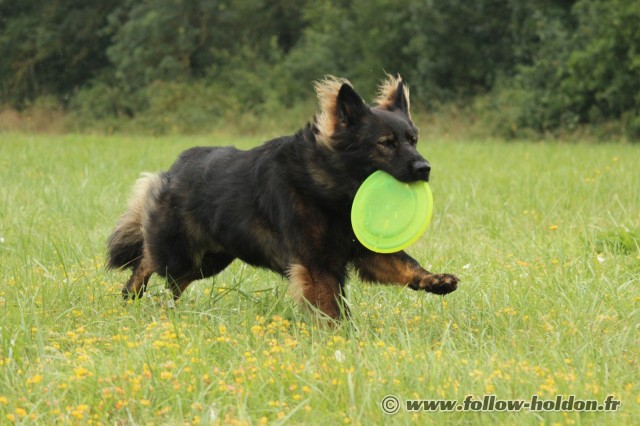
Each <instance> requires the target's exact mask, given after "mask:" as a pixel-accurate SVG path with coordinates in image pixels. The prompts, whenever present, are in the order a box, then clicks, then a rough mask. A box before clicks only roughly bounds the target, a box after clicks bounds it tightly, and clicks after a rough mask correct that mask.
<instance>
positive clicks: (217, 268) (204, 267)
mask: <svg viewBox="0 0 640 426" xmlns="http://www.w3.org/2000/svg"><path fill="white" fill-rule="evenodd" d="M233 259H234V257H233V256H231V255H229V254H226V253H206V254H205V255H204V256H203V257H202V261H201V266H200V268H198V269H195V270H193V271H191V272H189V273H187V274H182V275H179V276H178V278H174V277H173V276H172V275H169V276H168V277H167V279H168V281H167V282H168V285H169V288H170V289H171V292H172V293H173V299H174V300H178V299H179V298H180V296H182V293H183V292H184V291H185V289H186V288H187V287H188V286H189V284H191V283H192V282H193V281H195V280H200V279H203V278H207V277H211V276H213V275H216V274H217V273H219V272H221V271H222V270H223V269H224V268H226V267H227V266H229V264H230V263H231V262H232V261H233Z"/></svg>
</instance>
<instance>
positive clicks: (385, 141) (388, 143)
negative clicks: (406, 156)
mask: <svg viewBox="0 0 640 426" xmlns="http://www.w3.org/2000/svg"><path fill="white" fill-rule="evenodd" d="M378 144H379V145H382V146H384V147H385V148H393V147H394V146H396V141H395V139H393V138H382V139H380V140H379V141H378Z"/></svg>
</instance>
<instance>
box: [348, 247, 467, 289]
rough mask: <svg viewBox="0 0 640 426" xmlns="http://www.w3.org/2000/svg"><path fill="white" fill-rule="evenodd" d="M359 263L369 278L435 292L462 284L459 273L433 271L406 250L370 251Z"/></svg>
mask: <svg viewBox="0 0 640 426" xmlns="http://www.w3.org/2000/svg"><path fill="white" fill-rule="evenodd" d="M355 266H356V268H357V269H358V273H359V275H360V278H362V279H363V280H365V281H372V282H377V283H393V284H400V285H403V286H408V287H409V288H411V289H413V290H425V291H428V292H429V293H435V294H447V293H451V292H452V291H454V290H455V289H456V288H457V287H458V278H457V277H456V276H455V275H451V274H432V273H431V272H429V271H427V270H426V269H424V268H423V267H421V266H420V264H419V263H418V262H417V261H416V260H415V259H414V258H412V257H411V256H409V255H408V254H406V253H405V252H403V251H401V252H398V253H391V254H381V253H373V252H370V251H366V252H364V253H363V254H362V255H361V256H359V257H358V258H357V259H356V260H355Z"/></svg>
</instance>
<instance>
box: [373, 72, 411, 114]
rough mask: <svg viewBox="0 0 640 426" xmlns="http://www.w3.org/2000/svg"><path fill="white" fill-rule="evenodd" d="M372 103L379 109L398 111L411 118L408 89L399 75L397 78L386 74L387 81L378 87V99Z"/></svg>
mask: <svg viewBox="0 0 640 426" xmlns="http://www.w3.org/2000/svg"><path fill="white" fill-rule="evenodd" d="M374 102H375V104H376V105H377V106H378V107H379V108H382V109H386V110H387V111H396V110H400V111H402V112H404V113H405V114H406V115H407V117H409V118H411V112H410V106H411V101H410V98H409V87H407V85H406V84H404V81H402V77H400V75H399V74H398V76H397V77H394V76H392V75H389V74H387V79H386V80H385V81H384V82H383V83H382V84H381V85H380V86H379V87H378V97H376V99H375V101H374Z"/></svg>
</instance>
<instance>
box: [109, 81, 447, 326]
mask: <svg viewBox="0 0 640 426" xmlns="http://www.w3.org/2000/svg"><path fill="white" fill-rule="evenodd" d="M315 89H316V93H317V96H318V101H319V109H320V110H319V112H318V113H317V114H316V115H315V117H314V120H313V121H312V122H310V123H308V124H307V125H306V126H305V127H304V128H302V129H301V130H299V131H298V132H297V133H296V134H295V135H292V136H284V137H279V138H276V139H273V140H271V141H268V142H266V143H264V144H263V145H261V146H258V147H256V148H253V149H250V150H247V151H242V150H238V149H236V148H234V147H195V148H191V149H188V150H186V151H184V152H183V153H182V154H181V155H180V156H179V158H178V159H177V160H176V162H175V163H174V164H173V165H172V166H171V168H170V169H169V170H168V171H165V172H160V173H155V174H144V175H142V177H141V178H140V179H138V181H137V182H136V184H135V186H134V191H133V196H132V197H131V199H130V201H129V205H128V208H127V210H126V212H125V213H124V215H123V216H122V217H121V218H120V220H119V221H118V223H117V225H116V227H115V230H114V231H113V233H112V234H111V236H110V238H109V241H108V267H109V268H111V269H126V268H130V269H131V270H132V274H131V277H130V278H129V280H128V282H127V283H126V284H125V286H124V288H123V290H122V294H123V297H124V298H125V299H129V298H138V297H141V296H142V295H143V294H144V292H145V290H146V286H147V283H148V281H149V278H150V277H151V275H152V274H153V273H156V274H159V275H161V276H163V277H166V278H167V283H168V287H169V288H170V289H171V291H172V293H173V296H174V298H175V299H178V298H179V297H180V295H181V294H182V293H183V292H184V290H185V289H186V288H187V286H188V285H189V284H190V283H191V282H193V281H195V280H198V279H202V278H207V277H210V276H213V275H215V274H217V273H219V272H220V271H222V270H223V269H225V268H226V267H227V266H228V265H229V264H230V263H231V262H232V261H233V260H234V259H241V260H242V261H244V262H246V263H248V264H250V265H254V266H257V267H263V268H267V269H270V270H272V271H275V272H276V273H278V274H280V275H282V276H284V277H285V278H287V279H288V281H289V293H290V294H291V295H292V296H293V298H294V299H295V300H296V301H297V302H299V303H300V304H302V305H303V306H308V307H312V308H314V310H315V311H316V312H317V311H319V312H320V313H321V314H324V315H326V317H329V318H330V319H334V320H340V319H342V318H344V317H348V316H349V308H348V306H347V304H346V303H345V284H346V280H347V275H348V270H349V268H350V267H353V268H354V269H355V270H356V271H357V272H358V273H359V276H360V277H361V278H362V279H363V280H365V281H371V282H376V283H395V284H399V285H401V286H407V287H409V288H411V289H413V290H425V291H427V292H430V293H435V294H441V295H444V294H447V293H450V292H452V291H454V290H455V289H456V288H457V284H458V278H457V277H456V276H455V275H451V274H433V273H431V272H429V271H427V270H425V269H424V268H422V267H421V266H420V265H419V263H418V262H417V261H416V260H415V259H413V258H412V257H410V256H409V255H408V254H406V253H405V252H404V251H400V252H397V253H392V254H380V253H375V252H372V251H370V250H368V249H366V248H365V247H364V246H362V245H361V244H360V243H359V242H358V241H357V239H356V238H355V236H354V233H353V229H352V226H351V219H350V211H351V204H352V202H353V199H354V196H355V194H356V191H357V190H358V188H359V187H360V185H361V184H362V182H363V181H364V180H365V179H366V178H367V177H368V176H369V175H371V174H372V173H373V172H374V171H376V170H383V171H385V172H387V173H389V174H391V175H392V176H393V177H395V178H396V179H398V180H399V181H402V182H415V181H421V180H422V181H428V180H429V175H430V172H431V166H430V164H429V162H428V161H427V160H425V159H424V158H423V157H422V155H420V153H419V152H418V151H417V149H416V145H417V143H418V129H417V128H416V126H415V125H414V124H413V122H412V120H411V113H410V100H409V89H408V87H407V86H406V85H405V83H404V82H403V80H402V78H401V77H400V76H399V75H397V76H391V75H387V78H386V80H385V81H384V82H383V83H382V84H381V86H380V87H379V88H378V96H377V98H376V99H375V101H374V102H373V104H372V105H368V104H366V103H365V102H364V101H363V99H362V98H361V97H360V95H358V93H356V91H355V90H354V88H353V86H352V85H351V83H349V81H347V80H345V79H340V78H336V77H333V76H329V77H325V78H324V79H323V80H320V81H317V82H316V83H315ZM321 316H322V315H321Z"/></svg>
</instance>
